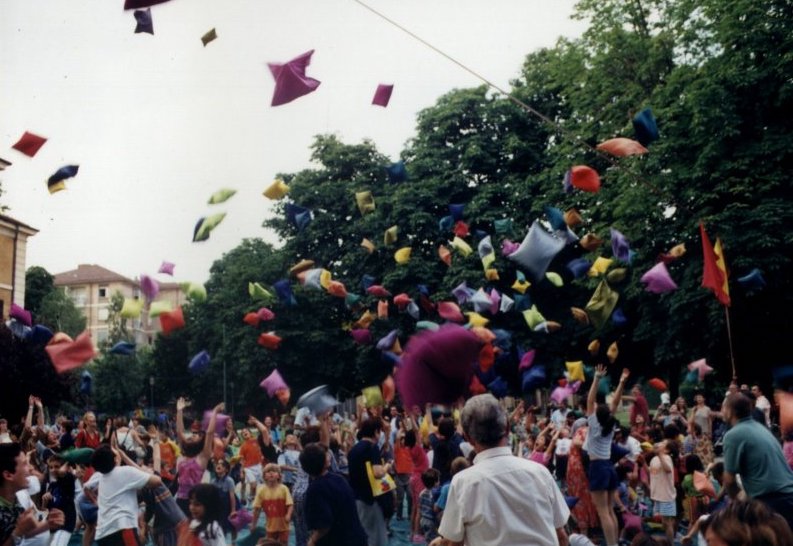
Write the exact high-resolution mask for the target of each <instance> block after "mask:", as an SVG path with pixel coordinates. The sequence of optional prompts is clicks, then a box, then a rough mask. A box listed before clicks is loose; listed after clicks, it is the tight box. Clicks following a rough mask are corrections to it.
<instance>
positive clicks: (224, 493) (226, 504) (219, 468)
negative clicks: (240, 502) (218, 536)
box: [212, 459, 237, 545]
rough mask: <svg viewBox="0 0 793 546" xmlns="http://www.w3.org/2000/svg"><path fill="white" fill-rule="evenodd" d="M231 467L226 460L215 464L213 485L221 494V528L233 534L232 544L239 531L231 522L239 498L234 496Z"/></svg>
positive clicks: (234, 542) (235, 540)
mask: <svg viewBox="0 0 793 546" xmlns="http://www.w3.org/2000/svg"><path fill="white" fill-rule="evenodd" d="M230 470H231V466H230V465H229V462H228V461H226V460H225V459H221V460H219V461H218V462H217V463H215V479H214V480H212V485H214V486H215V487H217V488H218V491H219V492H220V526H221V527H223V531H225V532H226V533H231V544H232V545H234V544H236V542H237V529H236V528H235V527H234V526H233V525H232V524H231V522H230V521H229V517H230V516H231V515H232V514H236V512H237V496H236V495H235V494H234V480H232V479H231V477H230V476H229V471H230Z"/></svg>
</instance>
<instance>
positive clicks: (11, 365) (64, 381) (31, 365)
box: [0, 324, 77, 426]
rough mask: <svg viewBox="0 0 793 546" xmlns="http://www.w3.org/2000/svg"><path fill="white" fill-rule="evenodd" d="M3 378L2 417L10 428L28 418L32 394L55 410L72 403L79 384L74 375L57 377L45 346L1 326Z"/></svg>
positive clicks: (0, 369) (0, 387)
mask: <svg viewBox="0 0 793 546" xmlns="http://www.w3.org/2000/svg"><path fill="white" fill-rule="evenodd" d="M0 377H2V378H3V380H2V381H0V415H2V416H3V417H5V418H7V419H8V422H9V426H13V425H14V424H15V423H19V421H20V419H21V418H23V417H24V416H25V413H26V412H27V403H28V396H30V395H31V394H33V395H35V396H38V397H40V398H41V399H42V401H43V403H44V405H45V406H47V407H49V408H54V407H57V406H58V405H59V404H60V403H61V402H62V401H68V400H71V397H72V394H71V393H72V389H73V387H74V385H75V383H76V381H77V376H76V374H74V373H65V374H58V373H56V371H55V368H54V367H53V366H52V363H51V362H50V359H49V357H48V356H47V353H46V352H45V350H44V347H43V346H41V345H37V344H34V343H32V342H31V341H30V340H26V339H22V338H19V337H17V336H15V335H14V334H12V333H11V330H10V329H9V328H8V327H7V326H6V325H5V324H0Z"/></svg>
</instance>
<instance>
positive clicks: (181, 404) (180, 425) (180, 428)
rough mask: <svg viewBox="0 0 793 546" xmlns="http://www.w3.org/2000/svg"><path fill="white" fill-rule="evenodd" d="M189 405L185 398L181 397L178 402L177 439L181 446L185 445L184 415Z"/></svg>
mask: <svg viewBox="0 0 793 546" xmlns="http://www.w3.org/2000/svg"><path fill="white" fill-rule="evenodd" d="M189 405H190V404H189V403H188V402H187V400H185V399H184V397H183V396H180V397H179V399H178V400H177V401H176V438H177V439H178V440H179V444H181V445H184V442H185V436H184V416H183V414H184V409H185V408H186V407H187V406H189Z"/></svg>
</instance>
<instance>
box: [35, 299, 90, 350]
mask: <svg viewBox="0 0 793 546" xmlns="http://www.w3.org/2000/svg"><path fill="white" fill-rule="evenodd" d="M38 322H39V323H40V324H43V325H44V326H47V327H48V328H50V329H51V330H52V331H53V332H64V333H65V334H68V335H69V336H71V337H73V338H74V337H77V336H78V335H79V334H80V333H81V332H82V331H83V330H85V323H86V319H85V315H83V312H82V311H80V310H79V309H78V308H77V307H75V305H74V302H73V301H72V300H71V298H69V296H67V295H66V292H64V290H63V289H62V288H56V289H55V290H53V291H51V292H49V293H48V294H47V295H46V296H44V298H43V299H42V300H41V305H40V307H39V314H38Z"/></svg>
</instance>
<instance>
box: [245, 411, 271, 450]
mask: <svg viewBox="0 0 793 546" xmlns="http://www.w3.org/2000/svg"><path fill="white" fill-rule="evenodd" d="M248 424H249V425H253V426H255V427H256V430H258V431H259V436H261V439H262V443H263V444H264V445H266V446H268V445H270V444H271V443H273V439H272V436H270V429H269V428H267V425H265V424H264V423H262V422H261V421H259V420H258V419H257V418H256V417H254V416H253V415H251V416H250V417H249V418H248Z"/></svg>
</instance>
